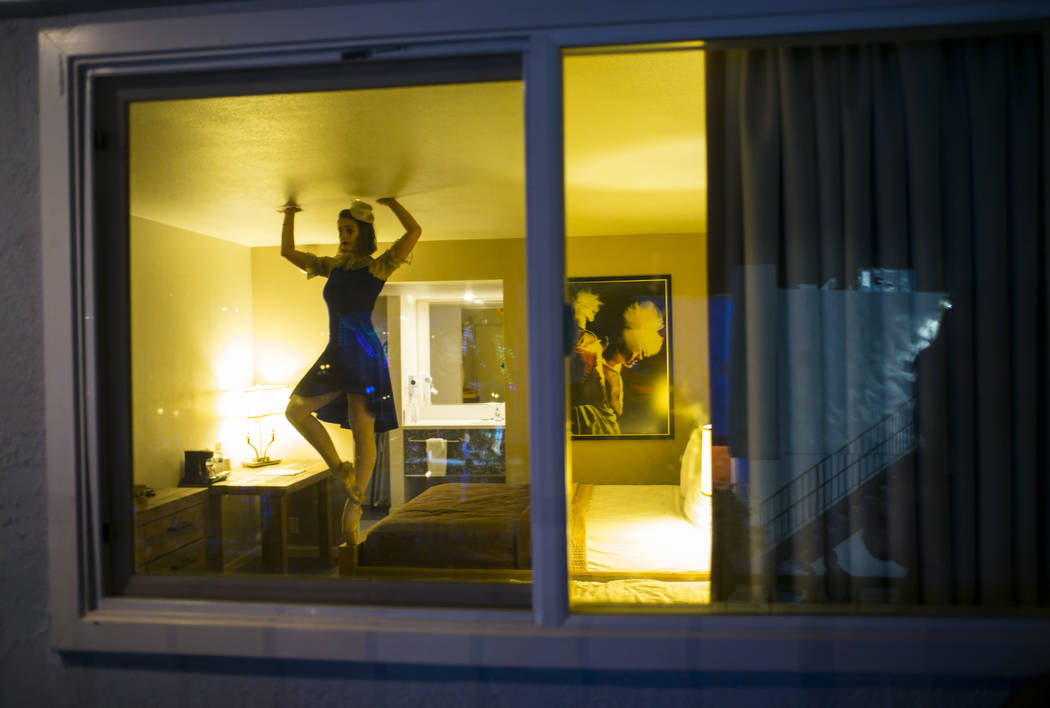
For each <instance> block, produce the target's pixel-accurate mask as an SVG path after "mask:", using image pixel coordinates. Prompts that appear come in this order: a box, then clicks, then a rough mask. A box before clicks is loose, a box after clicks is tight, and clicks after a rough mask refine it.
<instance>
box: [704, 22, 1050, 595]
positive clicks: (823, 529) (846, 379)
mask: <svg viewBox="0 0 1050 708" xmlns="http://www.w3.org/2000/svg"><path fill="white" fill-rule="evenodd" d="M1046 66H1047V48H1046V45H1045V42H1044V41H1043V38H1042V37H1040V36H1038V35H1031V36H1009V37H1005V36H1003V37H995V38H981V39H972V40H959V39H951V40H941V41H908V42H892V43H891V42H878V43H872V44H864V45H852V46H810V47H805V46H777V47H762V48H718V49H715V48H712V49H710V50H709V52H708V60H707V67H708V68H707V71H708V150H709V174H710V183H711V186H710V188H709V189H710V191H709V203H710V206H709V235H708V263H709V271H710V272H709V283H710V284H711V291H712V295H715V296H719V295H722V296H728V297H729V298H731V301H732V303H733V304H732V312H733V315H732V322H731V325H730V327H729V328H728V330H724V331H722V332H720V333H715V332H712V339H713V340H714V339H715V338H716V337H722V339H726V337H728V342H726V346H728V349H729V361H730V364H729V374H728V378H729V380H728V391H729V396H728V406H729V410H728V419H727V420H728V431H729V432H728V442H729V445H730V454H731V455H732V456H733V457H734V458H735V460H736V461H737V462H738V463H739V468H740V469H741V470H746V478H744V477H742V479H744V480H745V481H746V482H747V484H746V485H742V487H741V490H740V491H741V494H743V495H744V497H745V499H746V501H747V503H748V505H749V507H750V519H751V525H752V534H751V538H752V543H751V548H750V555H751V558H750V560H751V563H752V565H751V578H752V585H751V591H752V593H753V594H757V595H760V596H761V597H762V598H763V599H767V600H768V599H777V598H781V599H790V600H811V601H823V600H846V599H850V600H858V599H859V600H864V599H865V598H881V599H882V600H883V601H889V602H902V603H928V604H937V605H945V604H983V605H1016V604H1020V605H1036V604H1041V603H1046V602H1047V600H1048V587H1050V523H1048V518H1050V513H1048V512H1050V482H1048V481H1050V462H1048V460H1050V454H1048V441H1050V415H1048V401H1050V377H1048V365H1047V362H1048V361H1050V340H1048V335H1050V277H1048V274H1050V245H1048V244H1050V238H1048V218H1047V217H1048V213H1047V211H1048V206H1047V205H1048V204H1050V198H1048V187H1047V185H1048V179H1047V177H1048V169H1047V164H1048V157H1047V155H1048V153H1047V150H1048V147H1047V139H1048V112H1047V96H1048V93H1050V92H1048V91H1047V76H1046ZM726 332H728V335H727V334H726ZM714 346H717V344H715V345H714ZM778 495H779V496H778ZM778 505H779V508H781V509H782V510H785V509H786V510H788V511H784V513H783V514H781V515H780V516H779V517H777V524H780V526H779V527H777V526H776V524H773V523H772V522H771V521H770V519H771V518H772V514H773V513H775V512H774V511H773V509H775V508H778ZM774 531H775V533H774ZM781 536H785V537H784V538H783V539H781Z"/></svg>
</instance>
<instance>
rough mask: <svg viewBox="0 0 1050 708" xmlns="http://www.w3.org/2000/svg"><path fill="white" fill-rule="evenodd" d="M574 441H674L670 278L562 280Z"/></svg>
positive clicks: (569, 409) (570, 416)
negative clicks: (568, 323) (568, 321)
mask: <svg viewBox="0 0 1050 708" xmlns="http://www.w3.org/2000/svg"><path fill="white" fill-rule="evenodd" d="M567 291H568V292H567V295H568V301H569V305H570V306H571V307H572V311H573V317H574V319H575V322H576V326H575V329H574V334H573V346H572V349H571V351H570V366H569V376H568V394H569V396H568V398H569V404H568V412H567V415H568V419H569V424H570V430H571V433H572V439H573V440H639V439H673V438H674V405H673V393H672V392H673V388H674V387H673V382H674V379H673V371H672V338H671V276H670V275H666V274H665V275H631V276H596V277H575V278H568V287H567Z"/></svg>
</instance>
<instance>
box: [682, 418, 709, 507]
mask: <svg viewBox="0 0 1050 708" xmlns="http://www.w3.org/2000/svg"><path fill="white" fill-rule="evenodd" d="M701 448H703V438H702V436H701V434H700V428H696V429H694V430H693V433H692V434H691V435H690V436H689V442H687V443H686V444H685V452H683V453H682V473H681V480H680V485H679V491H681V493H682V499H689V498H690V490H694V489H699V488H700V451H701Z"/></svg>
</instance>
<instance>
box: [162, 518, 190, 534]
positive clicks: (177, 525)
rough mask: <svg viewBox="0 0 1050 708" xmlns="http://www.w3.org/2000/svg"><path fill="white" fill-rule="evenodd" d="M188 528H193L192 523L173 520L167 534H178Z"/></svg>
mask: <svg viewBox="0 0 1050 708" xmlns="http://www.w3.org/2000/svg"><path fill="white" fill-rule="evenodd" d="M190 526H193V522H192V521H183V522H179V520H178V519H175V520H174V521H172V522H171V526H169V527H168V533H178V532H179V531H182V530H183V529H188V528H189V527H190Z"/></svg>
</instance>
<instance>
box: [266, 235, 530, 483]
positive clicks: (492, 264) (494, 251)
mask: <svg viewBox="0 0 1050 708" xmlns="http://www.w3.org/2000/svg"><path fill="white" fill-rule="evenodd" d="M423 238H424V240H422V241H420V243H419V244H418V245H417V246H416V248H415V251H414V252H413V254H412V263H411V264H410V265H406V266H402V267H401V268H400V269H399V270H398V271H397V272H396V273H395V274H394V276H393V277H392V278H391V279H390V282H412V281H442V280H445V281H462V280H497V279H498V280H502V281H503V307H504V322H505V332H504V336H505V342H506V346H507V348H508V350H509V352H510V354H509V355H508V368H509V369H510V378H511V381H512V383H513V385H514V386H515V390H512V391H508V392H507V394H508V395H507V402H506V403H507V409H506V416H507V428H506V444H507V479H508V481H509V482H527V481H528V403H527V396H528V370H527V366H528V362H527V359H526V355H525V351H526V338H525V337H526V335H525V330H526V320H525V317H526V313H525V279H524V278H525V241H524V239H499V240H476V241H432V242H428V241H426V235H425V234H424V237H423ZM386 245H387V244H381V245H380V250H382V249H384V248H386ZM299 248H302V249H303V250H307V251H311V252H314V253H318V254H322V255H332V254H333V253H334V251H335V244H334V243H333V244H322V245H317V246H299ZM251 258H252V283H253V302H254V320H253V322H254V332H255V377H256V382H257V383H290V384H293V385H294V384H295V383H296V382H297V381H298V380H299V378H300V377H301V376H302V375H303V374H304V373H305V372H306V370H307V368H309V366H310V365H311V364H312V363H313V362H314V360H315V359H316V358H317V356H318V355H319V354H320V353H321V351H322V350H323V349H324V347H325V344H326V343H327V341H328V318H327V314H326V313H327V311H326V309H325V304H324V300H323V299H322V297H321V290H322V289H323V287H324V278H312V279H310V280H307V279H306V276H304V275H303V274H302V273H301V272H300V271H299V270H298V269H297V268H295V266H293V265H292V264H290V263H289V262H288V261H286V260H284V259H283V258H281V256H280V249H279V248H277V247H263V248H253V249H252V256H251ZM392 339H393V338H392ZM391 359H392V361H391V365H392V373H393V378H394V381H393V384H394V391H395V395H396V396H397V397H398V398H399V399H400V389H401V386H400V385H399V378H400V377H399V376H398V375H397V372H396V357H395V356H394V352H393V350H391ZM398 408H399V410H398V419H399V420H400V419H401V418H402V412H401V409H400V405H399V406H398ZM328 429H329V431H332V432H333V438H334V440H335V441H336V446H337V447H338V448H339V450H340V452H341V453H342V454H343V455H344V456H349V454H350V444H351V443H350V435H349V433H348V432H336V431H338V430H339V428H338V426H332V425H329V426H328ZM289 430H290V429H289ZM271 452H273V453H274V454H275V455H277V456H283V457H309V458H311V459H312V458H316V456H317V453H315V452H313V451H312V450H311V448H309V447H308V446H307V445H306V444H305V443H304V442H302V441H301V440H300V439H299V438H298V436H297V435H295V434H294V433H289V434H285V435H282V432H281V428H280V427H279V428H278V442H277V443H275V445H274V447H273V448H272V449H271Z"/></svg>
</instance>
